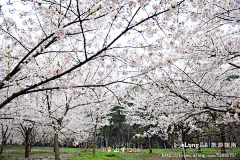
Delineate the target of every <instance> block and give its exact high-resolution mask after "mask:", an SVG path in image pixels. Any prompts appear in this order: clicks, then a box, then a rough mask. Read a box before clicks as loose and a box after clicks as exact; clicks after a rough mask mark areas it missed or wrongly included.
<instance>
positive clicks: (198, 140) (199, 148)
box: [197, 136, 201, 150]
mask: <svg viewBox="0 0 240 160" xmlns="http://www.w3.org/2000/svg"><path fill="white" fill-rule="evenodd" d="M197 142H198V145H199V147H198V150H201V144H200V139H199V136H197Z"/></svg>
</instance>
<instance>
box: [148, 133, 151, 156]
mask: <svg viewBox="0 0 240 160" xmlns="http://www.w3.org/2000/svg"><path fill="white" fill-rule="evenodd" d="M148 147H149V153H152V146H151V137H148Z"/></svg>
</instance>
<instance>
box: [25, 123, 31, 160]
mask: <svg viewBox="0 0 240 160" xmlns="http://www.w3.org/2000/svg"><path fill="white" fill-rule="evenodd" d="M30 133H31V132H30V128H27V129H26V132H25V158H28V157H29V152H30V148H29V138H30Z"/></svg>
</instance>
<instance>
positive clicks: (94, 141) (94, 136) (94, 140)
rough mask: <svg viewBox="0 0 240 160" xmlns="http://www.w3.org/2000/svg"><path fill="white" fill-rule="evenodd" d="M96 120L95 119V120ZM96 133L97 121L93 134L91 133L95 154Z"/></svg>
mask: <svg viewBox="0 0 240 160" xmlns="http://www.w3.org/2000/svg"><path fill="white" fill-rule="evenodd" d="M96 122H97V120H96ZM96 135H97V123H96V124H95V126H94V135H93V154H95V148H96Z"/></svg>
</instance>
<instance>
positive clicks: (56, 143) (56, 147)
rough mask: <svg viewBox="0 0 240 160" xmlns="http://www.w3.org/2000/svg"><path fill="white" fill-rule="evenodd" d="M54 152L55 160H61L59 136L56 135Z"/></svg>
mask: <svg viewBox="0 0 240 160" xmlns="http://www.w3.org/2000/svg"><path fill="white" fill-rule="evenodd" d="M54 151H55V160H59V144H58V134H57V133H55V134H54Z"/></svg>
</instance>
